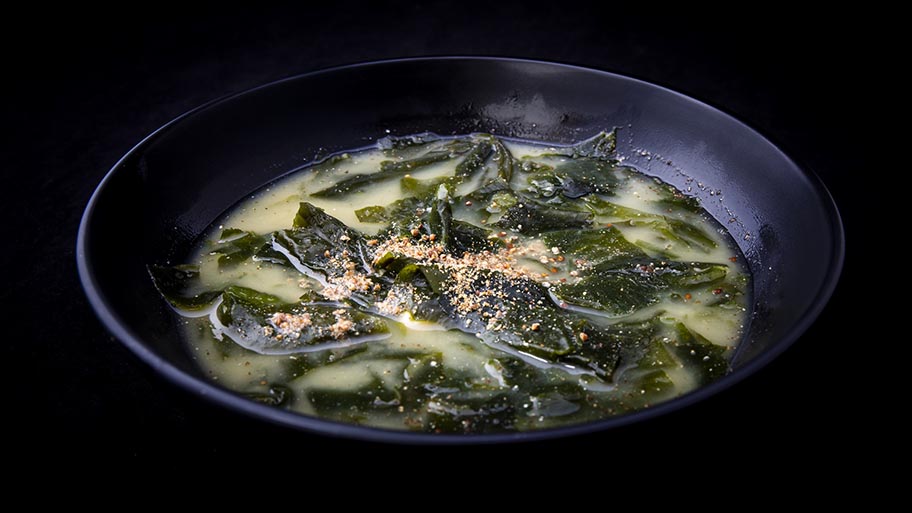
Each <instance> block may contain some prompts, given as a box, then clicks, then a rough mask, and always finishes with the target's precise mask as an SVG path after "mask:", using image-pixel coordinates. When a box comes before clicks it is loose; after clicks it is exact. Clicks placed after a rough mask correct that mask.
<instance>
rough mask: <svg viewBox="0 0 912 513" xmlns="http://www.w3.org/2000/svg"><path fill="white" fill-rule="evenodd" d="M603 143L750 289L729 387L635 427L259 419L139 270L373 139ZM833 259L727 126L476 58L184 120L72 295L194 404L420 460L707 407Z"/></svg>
mask: <svg viewBox="0 0 912 513" xmlns="http://www.w3.org/2000/svg"><path fill="white" fill-rule="evenodd" d="M612 127H619V129H620V132H619V138H618V142H619V144H618V150H619V153H620V154H621V155H624V156H626V157H628V159H629V160H628V162H630V163H633V164H634V165H636V166H637V167H639V168H640V169H642V170H644V171H646V172H647V173H650V174H653V175H656V176H659V177H661V178H662V179H664V180H666V181H668V182H670V183H672V184H674V185H676V186H678V187H680V188H682V189H685V190H690V191H692V193H693V194H694V195H696V196H698V197H700V198H701V199H702V200H703V204H704V206H705V207H706V208H707V210H708V211H709V212H710V213H711V214H712V215H713V216H715V217H716V218H717V219H718V220H719V221H720V222H721V223H722V224H723V225H725V226H727V227H728V228H729V229H730V230H731V232H732V234H733V236H734V237H735V239H736V241H737V243H738V244H739V246H740V247H741V249H742V251H743V252H744V254H745V255H746V256H747V259H748V264H749V266H750V269H751V271H752V273H753V276H754V298H755V305H754V316H753V319H752V323H751V326H750V329H749V331H748V333H747V336H746V339H745V341H744V343H743V344H742V347H741V348H740V349H739V351H738V353H737V354H736V357H735V359H734V362H733V371H732V373H731V374H730V375H728V376H726V377H724V378H723V379H721V380H719V381H717V382H715V383H713V384H712V385H710V386H707V387H704V388H702V389H699V390H697V391H695V392H692V393H690V394H687V395H685V396H682V397H680V398H677V399H674V400H672V401H669V402H666V403H663V404H661V405H658V406H656V407H653V408H650V409H647V410H643V411H639V412H635V413H632V414H628V415H624V416H621V417H616V418H609V419H605V420H602V421H598V422H593V423H588V424H582V425H578V426H571V427H567V428H561V429H555V430H544V431H533V432H528V433H516V434H504V435H478V436H460V435H446V436H441V435H428V434H420V433H407V432H398V431H386V430H379V429H374V428H365V427H359V426H354V425H349V424H341V423H336V422H331V421H326V420H322V419H318V418H313V417H307V416H302V415H298V414H294V413H290V412H287V411H283V410H279V409H274V408H270V407H267V406H263V405H260V404H256V403H253V402H251V401H248V400H246V399H243V398H241V397H240V396H237V395H235V394H233V393H231V392H230V391H227V390H225V389H223V388H221V387H219V386H217V385H215V384H214V383H212V382H210V381H208V380H207V379H206V378H205V377H204V376H203V374H202V372H201V371H200V370H199V369H198V368H197V366H196V364H195V363H194V362H193V361H192V360H191V358H190V357H189V355H188V353H187V352H186V351H185V349H184V344H183V342H182V341H181V339H180V337H179V330H178V329H177V327H176V321H177V318H176V317H175V315H174V314H173V313H172V312H171V311H170V309H169V308H168V307H167V306H166V304H165V302H164V301H163V300H162V299H161V298H160V296H159V295H158V293H157V292H156V290H155V289H154V287H153V285H152V282H151V280H150V279H149V277H148V274H147V273H146V270H145V266H146V265H147V264H149V263H164V262H170V263H179V262H180V261H181V260H182V259H183V258H184V257H185V256H186V253H187V252H188V250H189V249H190V247H191V246H192V243H193V241H194V240H195V238H196V237H197V236H199V235H200V234H201V233H202V232H203V231H204V230H205V229H206V227H207V226H208V225H209V224H210V223H211V222H212V221H213V220H215V219H216V218H217V217H218V216H219V215H220V214H222V213H223V212H224V211H225V210H226V209H228V208H229V207H231V206H232V205H233V204H234V203H236V202H237V201H238V200H240V199H242V198H243V197H245V196H246V195H247V194H249V193H250V192H252V191H253V190H255V189H257V188H258V187H260V186H262V185H264V184H266V183H268V182H270V181H272V180H274V179H275V178H277V177H279V176H282V175H284V174H286V173H288V172H290V171H292V170H294V169H297V168H299V167H301V166H302V165H304V164H307V163H308V162H310V161H311V160H312V159H313V158H314V157H315V156H318V155H325V154H327V153H331V152H335V151H339V150H343V149H350V148H355V147H361V146H365V145H368V144H370V143H371V142H372V141H374V140H376V139H377V138H380V137H383V136H385V135H387V134H388V133H392V134H398V135H404V134H410V133H415V132H423V131H432V132H436V133H439V134H463V133H469V132H492V133H495V134H499V135H505V136H513V137H522V138H527V139H533V140H541V141H549V142H572V141H576V140H579V139H581V138H584V137H588V136H590V135H593V134H594V133H596V132H598V131H599V130H603V129H606V128H612ZM644 150H645V151H644ZM646 152H648V154H647V153H646ZM720 192H721V194H720ZM732 219H734V221H732ZM137 232H138V233H141V234H142V237H141V242H140V243H138V244H129V245H125V246H121V245H119V244H118V243H119V242H120V241H121V240H123V239H124V237H125V235H124V234H127V233H137ZM843 254H844V248H843V235H842V225H841V222H840V220H839V215H838V212H837V211H836V208H835V206H834V204H833V202H832V200H831V199H830V196H829V194H828V193H827V191H826V190H825V189H824V187H823V186H822V184H821V183H820V182H819V180H818V179H817V178H816V177H814V176H813V175H811V174H809V173H808V172H806V171H804V170H802V169H801V168H799V167H798V166H797V165H796V164H795V163H794V162H793V161H792V160H790V159H789V158H788V157H787V156H786V155H785V154H783V153H782V152H781V151H780V150H779V149H777V148H776V147H775V146H774V145H772V144H771V143H770V142H769V141H767V140H766V139H765V138H763V137H762V136H761V135H759V134H758V133H757V132H755V131H753V130H752V129H750V128H748V127H747V126H745V125H743V124H742V123H740V122H738V121H736V120H735V119H733V118H731V117H730V116H728V115H726V114H724V113H722V112H720V111H718V110H716V109H714V108H712V107H709V106H707V105H705V104H703V103H700V102H698V101H696V100H693V99H691V98H688V97H686V96H683V95H680V94H678V93H674V92H672V91H669V90H667V89H664V88H661V87H658V86H654V85H651V84H648V83H645V82H641V81H638V80H634V79H630V78H626V77H622V76H619V75H615V74H611V73H606V72H601V71H595V70H590V69H584V68H578V67H573V66H566V65H559V64H552V63H543V62H534V61H522V60H509V59H484V58H433V59H414V60H400V61H386V62H380V63H370V64H363V65H356V66H347V67H342V68H336V69H331V70H327V71H322V72H317V73H311V74H307V75H302V76H299V77H295V78H291V79H287V80H283V81H280V82H276V83H273V84H270V85H267V86H264V87H261V88H257V89H254V90H252V91H249V92H246V93H242V94H239V95H235V96H232V97H229V98H226V99H222V100H219V101H216V102H213V103H211V104H208V105H206V106H204V107H201V108H199V109H196V110H194V111H192V112H190V113H188V114H186V115H184V116H182V117H181V118H179V119H177V120H175V121H174V122H172V123H170V124H168V125H166V126H165V127H163V128H162V129H160V130H158V131H157V132H155V133H154V134H153V135H151V136H149V137H148V138H147V139H145V140H144V141H143V142H142V143H140V144H139V145H138V146H136V147H135V148H134V149H133V150H131V151H130V152H129V153H128V154H127V155H126V156H125V157H124V158H123V159H122V160H121V161H120V162H118V163H117V164H116V165H115V166H114V168H113V169H112V170H111V172H110V173H109V174H108V176H107V177H106V178H105V179H104V181H103V182H102V184H101V185H100V186H99V188H98V190H97V191H96V192H95V194H94V196H93V197H92V200H91V201H90V203H89V206H88V208H87V209H86V212H85V215H84V217H83V221H82V225H81V227H80V233H79V240H78V244H77V260H78V266H79V273H80V277H81V279H82V283H83V286H84V287H85V290H86V292H87V295H88V297H89V300H90V302H91V304H92V306H93V307H94V309H95V311H96V312H97V313H98V315H99V317H100V318H101V320H102V322H103V323H104V324H105V326H106V327H107V328H108V329H109V330H110V331H111V332H112V333H113V334H114V335H115V336H116V337H117V338H118V339H119V340H121V341H122V342H124V343H125V344H126V345H127V346H128V347H129V348H130V349H131V350H133V351H134V352H135V353H136V354H138V355H139V356H140V357H141V358H142V359H143V360H145V361H146V362H147V363H149V364H150V365H151V366H152V367H153V368H155V369H156V370H158V371H159V372H161V373H162V374H164V375H165V376H166V377H168V378H169V379H171V380H172V381H174V382H176V383H178V384H179V385H181V386H183V387H185V388H187V389H188V390H190V391H191V392H192V393H194V394H199V395H201V396H205V397H208V398H210V399H212V400H214V401H215V402H217V403H220V404H223V405H226V406H229V407H231V408H234V409H236V410H239V411H242V412H245V413H248V414H250V415H254V416H257V417H261V418H264V419H268V420H271V421H273V422H277V423H280V424H285V425H289V426H293V427H299V428H303V429H309V430H314V431H319V432H322V433H327V434H335V435H344V436H352V437H358V438H364V439H377V440H387V441H406V442H418V443H421V442H430V443H435V442H442V443H454V442H455V443H459V442H481V441H487V442H493V441H502V440H520V439H538V438H543V437H553V436H564V435H568V434H573V433H579V432H587V431H593V430H600V429H606V428H609V427H613V426H619V425H624V424H628V423H631V422H635V421H637V420H641V419H645V418H648V417H652V416H655V415H659V414H662V413H664V412H668V411H671V410H674V409H677V408H680V407H682V406H685V405H687V404H690V403H693V402H695V401H698V400H700V399H702V398H705V397H708V396H709V395H711V394H714V393H716V392H718V391H719V390H722V389H724V388H727V387H729V386H731V385H732V384H734V383H736V382H737V381H739V380H740V379H742V378H744V377H746V376H747V375H749V374H750V373H752V372H754V371H755V370H757V369H758V368H760V367H762V366H763V365H765V364H766V363H767V362H769V361H770V360H771V359H772V358H773V357H775V356H776V355H778V354H779V353H780V352H782V351H783V350H784V349H785V348H786V347H788V346H789V345H790V344H791V343H792V342H794V341H795V340H796V339H797V338H798V337H799V336H800V335H801V333H802V332H803V331H804V330H805V329H807V328H808V326H810V324H811V323H812V322H813V321H814V319H815V318H816V317H817V315H818V314H819V313H820V311H821V309H822V308H823V306H824V304H825V303H826V301H827V299H828V298H829V296H830V294H831V293H832V291H833V289H834V287H835V285H836V282H837V279H838V276H839V272H840V270H841V267H842V261H843Z"/></svg>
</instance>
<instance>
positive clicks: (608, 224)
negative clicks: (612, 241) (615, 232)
mask: <svg viewBox="0 0 912 513" xmlns="http://www.w3.org/2000/svg"><path fill="white" fill-rule="evenodd" d="M612 226H614V225H613V224H611V223H605V227H606V228H611V227H612Z"/></svg>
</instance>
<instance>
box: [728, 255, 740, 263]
mask: <svg viewBox="0 0 912 513" xmlns="http://www.w3.org/2000/svg"><path fill="white" fill-rule="evenodd" d="M728 261H729V262H737V261H738V257H736V256H733V257H731V258H729V259H728Z"/></svg>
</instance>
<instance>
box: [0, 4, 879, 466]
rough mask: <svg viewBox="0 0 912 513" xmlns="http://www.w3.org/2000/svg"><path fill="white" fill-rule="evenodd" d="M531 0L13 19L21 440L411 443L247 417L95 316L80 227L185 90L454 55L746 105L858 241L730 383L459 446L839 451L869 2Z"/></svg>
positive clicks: (872, 35) (810, 455)
mask: <svg viewBox="0 0 912 513" xmlns="http://www.w3.org/2000/svg"><path fill="white" fill-rule="evenodd" d="M523 5H525V4H517V5H512V4H508V3H505V2H489V3H487V4H486V5H483V6H481V5H477V4H473V5H463V4H457V3H453V4H448V3H436V2H393V3H388V4H383V5H382V6H381V5H376V4H374V6H373V7H371V8H365V7H363V6H359V5H345V4H340V6H337V7H334V8H329V7H326V6H325V5H321V6H307V7H303V6H294V5H286V6H283V5H278V6H272V7H268V8H260V9H242V10H233V9H230V8H228V7H226V6H223V5H220V4H213V5H209V6H197V7H187V6H183V7H179V8H178V7H168V6H165V5H163V4H149V5H148V6H146V7H145V9H148V10H145V11H142V10H140V11H135V9H137V6H132V7H131V8H132V9H133V11H129V12H128V11H123V12H117V11H105V12H101V11H99V12H91V11H86V10H84V9H79V10H75V9H73V10H69V11H54V12H53V15H52V16H49V15H48V14H49V13H28V14H24V15H22V16H21V17H20V18H10V19H8V20H7V22H8V24H9V25H16V24H17V23H21V27H19V28H20V29H24V30H22V32H21V33H20V32H15V33H14V32H6V33H5V35H4V36H3V37H4V41H3V45H4V48H5V49H6V50H7V51H6V55H5V61H4V66H6V67H7V69H8V71H12V72H13V73H12V74H11V75H10V74H8V78H7V82H6V84H5V85H4V89H5V90H6V94H5V98H4V100H3V102H2V114H3V119H4V124H5V128H6V130H5V132H6V134H5V136H4V141H5V143H4V145H9V146H8V147H7V148H5V149H4V150H3V151H2V153H0V169H2V173H3V175H2V176H3V177H4V181H5V182H6V183H5V185H4V191H5V193H6V194H5V195H4V196H5V200H4V202H3V218H2V219H4V220H5V221H6V223H7V232H8V235H7V236H5V237H4V239H5V240H6V242H4V244H3V245H4V251H2V258H3V267H2V269H3V270H4V271H5V276H6V279H5V286H4V287H2V288H0V298H2V304H3V305H4V309H5V310H6V311H7V312H10V313H11V315H10V316H9V318H8V319H7V323H8V325H12V327H13V329H12V332H11V334H10V335H9V336H7V337H5V339H6V340H5V342H4V344H3V349H2V353H0V354H2V356H3V362H4V365H3V367H5V368H6V369H9V373H8V374H7V376H8V378H9V381H7V383H6V384H7V388H11V392H10V396H11V397H12V401H13V404H12V405H11V407H12V408H15V409H16V410H18V411H25V412H27V413H26V414H25V415H22V416H16V417H17V419H16V420H15V421H9V422H8V424H12V425H14V427H15V428H18V429H19V430H21V435H22V436H21V437H20V438H18V439H17V440H18V441H17V442H16V444H17V445H18V446H19V447H18V448H19V449H21V450H24V451H40V450H45V449H52V450H53V451H56V452H57V453H60V451H69V450H87V451H92V452H96V453H113V454H118V455H124V456H131V457H134V458H135V459H139V460H142V459H146V458H160V457H167V456H172V455H182V456H184V457H201V456H204V457H206V458H212V457H217V456H220V455H221V456H233V455H234V454H235V453H236V452H237V451H239V450H240V451H243V452H247V453H250V452H253V453H256V454H262V455H263V456H264V457H268V456H278V455H283V456H284V455H288V454H292V455H304V454H308V453H312V452H313V451H314V450H315V449H317V448H318V449H320V450H339V451H345V452H346V453H348V451H349V450H350V449H353V448H356V449H358V450H359V451H365V452H369V451H375V452H379V453H382V454H387V455H394V454H395V455H397V456H401V455H402V454H403V453H408V452H409V451H411V452H415V451H416V449H414V448H411V449H410V448H402V447H396V446H383V445H375V444H365V443H359V442H352V441H347V440H334V439H328V438H324V437H319V436H316V435H311V434H306V433H298V432H293V431H289V430H286V429H283V428H277V427H273V426H269V425H265V424H261V423H259V422H256V421H252V420H248V419H243V418H239V417H237V416H236V415H234V414H231V413H229V412H226V411H223V410H221V409H220V408H218V407H214V406H211V405H208V404H205V403H202V402H200V401H199V400H197V399H194V398H192V397H189V395H188V394H185V393H184V392H183V391H181V390H177V389H175V388H173V387H172V386H171V385H169V384H167V383H165V382H164V381H163V380H162V379H160V378H159V377H158V376H156V375H155V374H154V373H153V372H152V371H151V370H150V369H149V368H147V367H146V366H145V365H144V364H143V363H142V362H140V361H139V360H138V359H137V358H135V357H134V356H133V355H132V354H131V353H129V352H128V351H127V350H126V349H125V348H123V347H122V346H121V345H120V344H119V343H118V342H117V341H115V340H113V339H112V338H111V337H110V336H108V335H107V334H106V333H105V331H104V329H103V328H102V327H101V325H100V323H99V322H98V321H97V320H96V319H95V317H94V315H93V313H92V311H91V309H90V308H89V306H88V304H87V301H86V300H85V297H84V295H83V293H82V290H81V288H80V285H79V282H78V277H77V274H76V268H75V256H74V246H75V237H76V230H77V227H78V223H79V219H80V216H81V214H82V210H83V208H84V206H85V204H86V202H87V201H88V199H89V196H90V195H91V193H92V191H93V189H94V187H95V186H96V185H97V183H98V182H99V181H100V180H101V178H102V177H103V176H104V174H105V173H106V172H107V170H108V169H109V168H110V167H111V166H112V165H113V164H114V163H115V162H116V161H117V159H118V158H119V157H120V156H121V155H123V154H124V153H125V152H127V151H128V150H129V149H130V148H131V147H132V146H133V145H134V144H135V143H136V142H138V141H139V140H141V139H142V138H143V137H144V136H145V135H147V134H149V133H150V132H152V131H153V130H155V129H156V128H157V127H159V126H161V125H162V124H164V123H166V122H167V121H169V120H170V119H172V118H174V117H175V116H177V115H179V114H181V113H182V112H184V111H186V110H188V109H190V108H192V107H195V106H197V105H199V104H201V103H203V102H206V101H208V100H210V99H213V98H216V97H219V96H222V95H226V94H228V93H233V92H238V91H241V90H244V89H247V88H249V87H253V86H256V85H259V84H263V83H266V82H269V81H272V80H275V79H279V78H283V77H286V76H290V75H294V74H298V73H302V72H307V71H311V70H315V69H320V68H326V67H331V66H336V65H341V64H348V63H355V62H362V61H369V60H376V59H383V58H395V57H406V56H424V55H454V54H463V55H497V56H511V57H526V58H534V59H543V60H553V61H558V62H565V63H572V64H578V65H583V66H589V67H594V68H599V69H605V70H609V71H615V72H619V73H622V74H627V75H631V76H634V77H637V78H641V79H645V80H648V81H652V82H656V83H658V84H661V85H664V86H667V87H670V88H672V89H674V90H678V91H681V92H683V93H685V94H688V95H691V96H693V97H695V98H698V99H700V100H703V101H705V102H707V103H709V104H711V105H714V106H716V107H719V108H721V109H722V110H724V111H726V112H729V113H731V114H733V115H734V116H735V117H737V118H739V119H741V120H743V121H745V122H746V123H747V124H749V125H751V126H753V127H754V128H756V129H758V130H759V131H760V132H761V133H763V134H765V135H766V136H768V137H769V138H771V139H772V140H773V141H774V142H776V143H777V144H780V145H781V146H782V147H783V148H784V149H785V150H786V152H787V153H789V154H790V155H792V156H793V157H794V158H795V159H796V160H798V161H799V162H801V163H803V164H804V165H806V166H807V167H809V168H810V169H813V170H814V171H815V172H817V173H818V174H819V175H820V176H821V177H822V178H823V179H824V181H825V183H826V184H827V186H828V187H829V188H830V190H831V192H832V193H833V195H834V197H835V198H836V201H837V204H838V205H839V206H840V208H841V210H842V213H843V216H844V218H845V221H846V232H847V240H848V247H849V249H848V259H847V267H846V272H845V273H844V276H843V280H842V282H841V284H840V287H839V289H837V291H836V294H835V296H834V298H833V300H832V301H831V303H830V305H829V306H828V307H827V309H826V310H825V312H824V313H823V315H822V316H821V317H820V319H819V320H818V322H817V323H816V325H815V326H814V327H812V328H811V330H810V331H808V333H807V334H806V335H805V336H804V337H803V338H802V339H801V340H800V341H799V342H798V343H797V344H796V345H795V346H793V347H792V348H791V349H790V350H788V351H787V352H786V353H785V354H784V355H783V356H781V357H780V358H779V359H778V360H776V361H775V362H774V363H773V364H771V365H769V366H768V367H767V368H766V369H764V370H763V371H761V372H759V373H758V374H756V375H755V376H753V377H751V378H749V379H748V380H747V381H745V382H743V383H741V384H739V385H738V386H736V387H734V388H733V389H731V390H729V391H726V392H724V393H722V394H719V395H718V396H716V397H714V398H712V399H711V400H708V401H705V402H703V403H701V404H698V405H696V406H694V407H691V408H687V409H686V410H685V411H681V412H679V413H675V414H672V415H668V416H665V417H663V418H660V419H656V420H653V421H649V422H646V423H643V424H640V425H636V426H633V427H631V428H625V429H621V430H616V431H612V432H606V433H600V434H594V435H589V436H583V437H576V438H573V439H568V440H558V441H552V442H545V443H536V444H534V445H529V444H525V445H513V446H503V447H495V448H492V447H487V448H481V449H475V450H474V452H473V451H472V450H469V451H465V450H462V451H463V452H461V453H460V454H461V455H464V456H466V457H468V456H471V455H472V454H484V455H485V458H486V459H488V460H490V459H492V458H493V459H495V460H497V459H498V458H501V457H502V456H503V455H506V454H510V455H518V454H526V455H534V456H535V457H539V456H541V455H551V456H554V455H577V456H586V458H587V459H591V457H595V458H607V460H606V461H613V460H615V459H616V458H624V457H627V456H630V455H634V454H640V453H642V451H655V452H656V454H660V455H661V454H664V455H665V457H674V458H679V459H682V460H686V461H699V460H702V459H711V458H717V457H719V455H721V454H724V455H728V456H730V457H735V458H742V457H746V458H748V459H750V460H758V459H761V460H780V461H788V462H789V464H790V465H792V464H795V463H801V462H810V461H820V458H822V457H823V458H827V459H832V460H834V461H836V460H838V459H840V458H845V457H847V453H846V451H847V450H849V446H846V445H841V446H839V447H833V446H832V445H831V444H832V442H829V441H828V440H830V439H831V437H832V436H833V435H834V431H833V430H838V433H836V437H837V438H838V437H839V436H841V434H844V433H850V432H851V430H852V426H851V425H850V424H846V411H845V409H846V405H847V404H849V403H852V402H853V399H850V396H851V394H852V392H851V391H850V390H847V389H844V388H842V387H834V386H833V384H832V383H833V381H832V380H833V376H834V372H836V374H841V375H845V374H848V373H850V372H853V371H852V370H851V369H850V368H849V363H850V360H849V356H848V355H849V354H850V353H849V351H850V346H849V344H850V341H849V340H848V339H847V338H848V337H846V335H845V334H844V333H843V332H842V329H841V325H840V323H841V322H842V321H844V320H845V319H847V318H850V316H851V315H853V314H852V311H850V310H849V308H850V307H851V305H852V301H851V295H850V294H849V293H848V292H846V290H848V289H853V288H854V285H853V282H854V281H855V280H856V277H855V275H854V274H853V272H852V265H853V251H852V241H853V231H854V230H853V227H854V226H855V225H857V223H858V222H857V221H856V220H855V219H854V218H853V216H852V215H851V212H852V210H850V209H851V205H850V203H851V201H852V197H851V193H852V192H853V179H854V178H855V176H857V173H859V172H860V170H862V169H864V160H863V158H862V156H861V154H860V153H859V152H855V151H852V148H853V147H854V146H855V145H856V144H859V141H858V139H857V138H858V137H860V136H861V132H862V130H855V128H857V127H863V126H865V124H866V123H867V122H868V120H869V116H868V113H869V112H870V110H871V106H870V105H869V104H867V103H865V102H861V101H856V100H857V99H858V98H862V97H866V91H865V88H867V87H870V86H869V85H868V84H870V83H871V79H872V77H876V76H877V73H878V71H877V70H875V69H873V67H872V66H870V65H868V64H867V62H868V60H867V59H866V58H865V55H866V54H867V52H869V51H876V50H877V48H876V46H877V43H876V42H875V40H876V30H873V29H872V28H870V27H869V25H868V24H866V23H865V22H864V21H863V19H862V17H861V16H858V15H857V13H851V14H834V13H827V14H826V15H825V16H818V15H816V14H815V15H813V16H811V15H807V16H801V15H795V14H789V15H783V13H782V12H781V11H777V12H752V11H750V10H749V9H748V8H747V7H746V6H744V9H745V13H744V14H726V13H724V12H718V11H716V12H712V13H695V12H692V11H690V10H678V11H676V10H672V11H667V10H662V12H652V11H655V10H656V9H653V8H645V7H644V8H638V9H634V8H632V7H613V6H606V5H604V4H585V3H582V4H573V5H562V4H561V3H555V4H549V5H541V6H539V5H535V6H530V5H525V6H523ZM597 5H598V6H600V8H601V10H600V9H599V8H596V6H597ZM758 10H759V9H758ZM16 20H19V21H16ZM13 28H15V27H13ZM10 76H12V77H14V78H12V79H10ZM856 212H857V210H856ZM9 234H12V236H11V237H10V235H9ZM129 236H130V234H125V240H126V241H128V238H129ZM8 244H10V245H8ZM22 369H24V370H25V371H26V372H18V371H20V370H22ZM834 369H842V370H840V371H834ZM847 388H848V387H847ZM8 411H11V410H8ZM827 433H828V434H827ZM258 444H259V445H258ZM417 450H419V451H427V452H425V453H424V454H430V453H431V452H432V451H445V450H444V449H417Z"/></svg>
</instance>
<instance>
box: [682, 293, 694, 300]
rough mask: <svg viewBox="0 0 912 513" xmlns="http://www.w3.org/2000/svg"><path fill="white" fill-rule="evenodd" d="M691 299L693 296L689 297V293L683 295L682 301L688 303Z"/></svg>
mask: <svg viewBox="0 0 912 513" xmlns="http://www.w3.org/2000/svg"><path fill="white" fill-rule="evenodd" d="M692 297H693V296H691V295H690V292H688V293H687V294H684V300H685V301H690V298H692Z"/></svg>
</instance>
